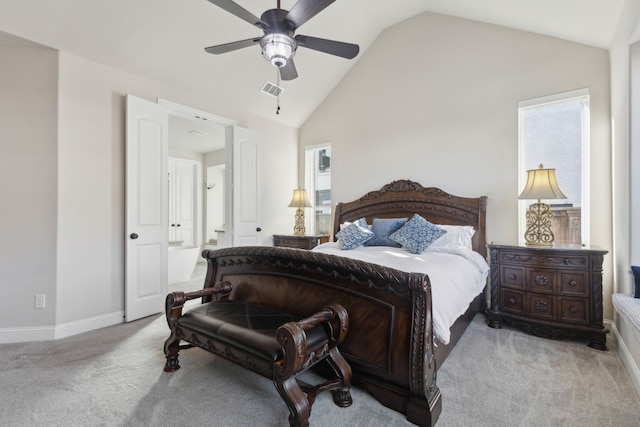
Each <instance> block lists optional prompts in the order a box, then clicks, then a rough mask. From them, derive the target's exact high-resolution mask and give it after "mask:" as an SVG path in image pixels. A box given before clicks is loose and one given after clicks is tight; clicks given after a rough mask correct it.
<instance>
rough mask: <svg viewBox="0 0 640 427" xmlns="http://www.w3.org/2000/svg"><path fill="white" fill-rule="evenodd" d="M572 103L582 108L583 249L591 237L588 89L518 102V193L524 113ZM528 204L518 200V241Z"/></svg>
mask: <svg viewBox="0 0 640 427" xmlns="http://www.w3.org/2000/svg"><path fill="white" fill-rule="evenodd" d="M572 101H580V102H581V105H582V117H581V120H582V153H581V154H582V159H581V161H582V176H581V185H582V194H581V195H580V200H581V239H582V242H581V243H582V244H583V245H587V246H588V245H589V242H590V239H591V236H590V232H589V230H590V229H591V228H590V224H591V200H590V194H591V183H590V176H591V155H590V153H591V133H590V127H591V125H590V112H589V111H590V110H589V109H590V94H589V88H583V89H577V90H572V91H568V92H561V93H557V94H553V95H548V96H543V97H539V98H534V99H528V100H524V101H520V102H518V191H519V190H521V189H522V188H524V186H525V184H526V182H527V174H526V166H525V146H524V139H525V138H524V137H525V135H524V129H525V119H524V113H526V112H527V111H529V110H533V109H536V108H541V107H546V106H551V105H554V104H564V103H567V102H572ZM527 208H528V204H527V201H526V200H518V238H519V239H520V240H522V241H523V239H524V237H523V235H524V231H525V229H526V210H527Z"/></svg>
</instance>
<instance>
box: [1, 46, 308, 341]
mask: <svg viewBox="0 0 640 427" xmlns="http://www.w3.org/2000/svg"><path fill="white" fill-rule="evenodd" d="M0 55H1V57H2V63H3V67H2V70H1V71H0V73H1V74H0V89H1V92H2V94H3V96H2V98H1V101H0V105H1V106H2V114H0V136H1V138H0V140H1V141H2V144H3V147H2V148H3V156H0V159H1V160H0V162H2V165H3V167H2V168H0V169H2V172H0V173H1V174H2V175H1V177H2V178H3V180H2V181H3V182H4V183H10V185H3V186H2V189H3V190H2V195H3V196H4V197H3V200H6V201H7V203H5V205H3V219H4V218H6V219H7V221H2V222H3V228H5V229H6V230H5V232H4V234H3V245H0V247H1V248H2V249H1V250H2V254H1V255H2V269H0V281H1V283H2V287H3V291H4V292H6V293H8V294H9V295H10V296H11V304H9V305H7V307H5V308H4V309H3V310H2V312H0V342H7V341H12V340H13V338H14V337H17V339H15V340H17V341H20V340H24V339H46V338H52V337H53V336H54V335H55V336H56V337H59V336H65V335H69V334H72V333H77V332H81V331H82V330H87V329H92V328H94V327H100V326H104V325H105V324H112V323H117V322H120V321H122V310H123V308H124V213H125V205H124V185H125V174H124V170H125V154H124V153H125V138H124V135H125V132H124V125H125V99H124V96H125V94H127V93H131V94H133V95H136V96H138V97H141V98H146V99H148V100H151V101H155V100H156V99H157V98H163V99H166V100H170V101H173V102H176V103H180V104H183V105H188V106H191V107H194V108H197V109H201V110H204V111H208V112H211V113H213V114H216V115H219V116H222V117H227V118H229V119H231V120H235V121H236V122H237V123H238V125H240V126H243V127H247V128H250V129H254V130H257V131H258V132H260V134H261V138H262V143H263V147H264V148H265V149H263V154H262V158H261V159H260V160H261V161H262V162H263V164H266V165H268V169H267V171H268V172H267V173H266V174H264V176H263V180H262V190H263V201H264V204H265V208H264V209H263V214H264V216H263V219H264V223H263V224H262V229H263V241H264V243H265V244H270V242H271V235H272V234H278V233H282V232H286V230H289V229H291V228H292V227H293V214H291V215H289V213H290V210H289V209H288V208H287V204H288V199H287V198H288V197H289V196H290V191H291V188H295V186H296V185H297V164H296V160H297V156H298V139H297V129H293V128H290V127H287V126H282V125H277V124H275V123H273V122H270V121H268V120H265V119H261V118H256V117H253V116H251V115H247V114H244V115H239V114H236V116H235V117H234V116H231V115H227V114H226V113H227V111H226V110H225V109H224V106H223V105H218V104H217V103H216V100H212V99H204V98H202V97H200V96H198V94H192V93H185V92H182V91H179V90H176V89H174V88H171V87H167V86H166V85H162V84H159V83H157V82H154V81H150V80H147V79H144V78H142V77H140V76H136V75H132V74H129V73H124V72H122V71H119V70H116V69H113V68H109V67H106V66H103V65H101V64H98V63H95V62H92V61H88V60H85V59H83V58H80V57H77V56H74V55H71V54H67V53H65V52H57V51H54V50H50V49H31V48H14V50H11V49H5V48H3V49H2V50H0ZM9 64H10V66H9ZM5 95H6V96H5ZM9 142H11V144H10V143H9ZM5 239H6V240H5ZM4 242H7V243H10V244H4ZM36 293H45V294H46V295H47V307H46V309H44V310H35V309H34V308H33V305H34V295H35V294H36Z"/></svg>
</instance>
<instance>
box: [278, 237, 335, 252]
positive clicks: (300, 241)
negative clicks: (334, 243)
mask: <svg viewBox="0 0 640 427" xmlns="http://www.w3.org/2000/svg"><path fill="white" fill-rule="evenodd" d="M328 241H329V236H291V235H283V234H274V235H273V246H284V247H287V248H298V249H313V248H315V247H316V246H318V245H319V244H320V243H325V242H328Z"/></svg>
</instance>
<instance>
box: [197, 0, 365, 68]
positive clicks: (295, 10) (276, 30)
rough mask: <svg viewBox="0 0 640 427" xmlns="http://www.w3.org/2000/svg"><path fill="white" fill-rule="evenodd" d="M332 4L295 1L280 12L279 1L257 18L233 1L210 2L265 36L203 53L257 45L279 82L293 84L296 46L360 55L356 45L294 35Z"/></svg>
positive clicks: (316, 0) (320, 0) (349, 56)
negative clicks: (275, 5)
mask: <svg viewBox="0 0 640 427" xmlns="http://www.w3.org/2000/svg"><path fill="white" fill-rule="evenodd" d="M334 1H335V0H298V2H297V3H296V4H294V5H293V7H292V8H291V10H290V11H288V10H284V9H280V0H278V4H277V8H276V9H269V10H267V11H266V12H264V13H263V14H262V16H261V17H260V18H258V17H257V16H255V15H253V14H252V13H251V12H249V11H248V10H246V9H244V8H243V7H242V6H240V5H239V4H237V3H235V2H233V1H232V0H209V2H211V3H213V4H215V5H216V6H218V7H220V8H222V9H224V10H226V11H227V12H229V13H231V14H233V15H235V16H237V17H238V18H240V19H242V20H244V21H247V22H248V23H250V24H251V25H253V26H256V27H258V28H260V29H261V30H262V31H263V32H264V35H263V36H260V37H254V38H251V39H246V40H239V41H236V42H231V43H225V44H221V45H217V46H211V47H207V48H205V51H207V52H209V53H213V54H216V55H219V54H222V53H227V52H231V51H234V50H238V49H242V48H245V47H249V46H253V45H255V44H260V47H261V48H262V55H263V56H264V58H265V59H267V60H268V61H270V62H271V64H273V65H274V66H275V67H278V69H279V70H280V78H282V80H293V79H295V78H296V77H298V72H297V71H296V66H295V64H294V63H293V56H294V55H295V54H296V49H297V48H298V46H302V47H306V48H308V49H313V50H317V51H320V52H324V53H328V54H330V55H336V56H340V57H342V58H347V59H352V58H355V56H356V55H357V54H358V52H359V51H360V47H359V46H358V45H357V44H351V43H343V42H338V41H333V40H327V39H321V38H317V37H310V36H303V35H300V34H298V35H296V36H294V33H295V31H296V30H297V29H298V28H300V27H301V26H302V24H304V23H305V22H307V21H308V20H309V19H311V18H313V17H314V16H315V15H317V14H318V13H320V12H321V11H323V10H324V9H325V8H326V7H327V6H329V5H330V4H331V3H333V2H334Z"/></svg>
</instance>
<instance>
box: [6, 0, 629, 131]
mask: <svg viewBox="0 0 640 427" xmlns="http://www.w3.org/2000/svg"><path fill="white" fill-rule="evenodd" d="M236 2H237V3H238V4H240V5H241V6H242V7H243V8H245V9H247V10H248V11H250V12H251V13H253V14H254V15H256V16H260V15H261V14H262V12H264V11H265V10H267V9H272V8H276V6H277V0H237V1H236ZM623 3H624V0H606V1H602V0H562V1H558V0H536V1H531V0H509V1H504V0H394V1H371V0H337V1H335V2H334V3H333V4H331V5H330V6H329V7H328V8H327V9H325V10H323V11H322V12H320V13H319V14H318V15H317V16H315V17H314V18H312V19H311V20H310V21H308V22H307V23H305V24H304V25H303V26H302V27H301V28H300V30H299V31H297V32H296V34H305V35H310V36H315V37H321V38H326V39H331V40H339V41H345V42H350V43H356V44H358V45H360V54H359V55H358V56H357V57H356V58H355V59H353V60H346V59H342V58H338V57H335V56H331V55H327V54H324V53H321V52H317V51H313V50H309V49H302V48H299V49H298V52H297V54H296V57H295V62H296V67H297V70H298V74H299V77H298V78H297V79H295V80H291V81H282V82H281V86H282V87H283V88H284V92H283V94H282V97H281V104H282V106H283V110H282V113H281V114H280V115H275V99H274V98H273V97H270V96H267V95H265V94H262V93H261V92H260V89H261V88H262V86H263V84H264V83H265V82H266V81H270V82H273V83H275V82H276V69H275V68H274V67H273V66H272V65H271V64H270V63H269V62H267V61H266V60H265V59H263V58H262V55H261V53H260V48H259V47H258V46H251V47H248V48H245V49H241V50H238V51H234V52H230V53H227V54H224V55H211V54H208V53H206V52H205V51H204V48H205V47H207V46H211V45H217V44H222V43H227V42H232V41H236V40H242V39H247V38H252V37H256V36H259V35H261V32H260V30H258V29H257V28H253V27H252V26H251V25H250V24H248V23H247V22H245V21H243V20H241V19H239V18H237V17H236V16H233V15H231V14H229V13H228V12H226V11H224V10H222V9H220V8H219V7H217V6H215V5H213V4H211V3H210V2H208V1H207V0H135V1H132V0H110V1H101V2H99V1H91V0H56V1H50V0H2V1H1V2H0V32H3V33H5V34H4V35H2V34H0V44H24V43H25V42H24V41H23V40H21V39H26V40H28V41H31V42H35V43H38V44H42V45H45V46H48V47H51V48H54V49H58V50H61V51H64V52H68V53H70V54H73V55H77V56H80V57H83V58H86V59H89V60H92V61H95V62H98V63H102V64H105V65H108V66H111V67H114V68H117V69H121V70H124V71H127V72H131V73H135V74H138V75H141V76H144V77H147V78H150V79H153V80H157V81H160V82H163V83H165V84H169V85H171V86H174V87H176V88H179V89H183V90H185V91H189V92H195V93H199V94H201V95H203V96H206V97H215V98H217V99H220V100H222V101H223V102H224V103H225V104H229V105H233V106H235V107H236V108H238V109H244V110H247V111H249V112H250V113H253V114H257V115H260V116H265V117H267V118H269V119H271V120H275V121H278V122H281V123H284V124H287V125H290V126H293V127H299V126H301V125H302V124H303V123H304V121H305V120H306V119H307V118H308V117H309V115H310V114H312V113H313V111H314V110H315V108H316V107H317V106H318V105H319V104H320V103H321V102H322V101H323V99H324V98H325V97H326V96H327V94H328V93H330V92H331V90H332V89H333V88H334V87H335V85H336V84H337V83H338V82H339V81H340V79H341V78H342V77H343V76H344V75H345V73H347V72H348V71H349V68H350V67H351V66H352V65H353V64H354V63H355V62H356V61H358V59H359V57H361V56H362V55H363V54H364V52H366V49H367V48H368V47H369V46H370V45H371V43H373V42H374V40H375V39H376V37H377V36H378V35H379V34H380V33H381V32H382V31H384V30H385V28H388V27H390V26H392V25H394V24H397V23H398V22H400V21H403V20H405V19H407V18H410V17H411V16H414V15H416V14H419V13H422V12H435V13H441V14H447V15H452V16H457V17H461V18H466V19H472V20H476V21H480V22H486V23H490V24H496V25H502V26H506V27H511V28H515V29H520V30H524V31H531V32H536V33H540V34H545V35H549V36H553V37H558V38H563V39H567V40H570V41H574V42H578V43H584V44H588V45H592V46H597V47H600V48H604V49H607V48H608V47H609V46H610V43H611V40H612V38H613V35H614V32H615V28H616V24H617V23H618V19H619V17H620V10H621V8H622V6H623ZM294 4H295V0H282V1H281V8H282V9H287V10H289V9H291V7H292V6H293V5H294ZM13 36H17V37H19V38H16V37H13ZM398 48H399V49H401V48H402V47H401V46H399V47H398ZM407 54H410V52H408V53H407Z"/></svg>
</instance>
